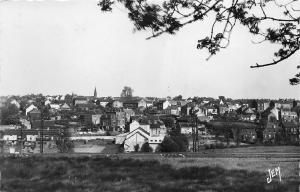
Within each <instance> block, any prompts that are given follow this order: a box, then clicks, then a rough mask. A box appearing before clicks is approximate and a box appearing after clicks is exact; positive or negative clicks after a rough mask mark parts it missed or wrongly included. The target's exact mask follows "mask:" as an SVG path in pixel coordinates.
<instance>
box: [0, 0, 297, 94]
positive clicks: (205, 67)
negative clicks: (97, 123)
mask: <svg viewBox="0 0 300 192" xmlns="http://www.w3.org/2000/svg"><path fill="white" fill-rule="evenodd" d="M209 27H210V26H209V22H205V23H203V22H202V23H201V22H199V23H194V24H191V25H189V26H186V27H184V28H182V29H181V30H180V31H179V32H178V33H177V34H176V35H168V34H165V35H162V36H160V37H157V38H154V39H151V40H146V38H147V37H148V36H150V35H151V34H150V32H147V31H146V32H145V31H141V32H140V31H138V32H134V30H133V24H132V22H130V20H129V19H128V17H127V13H126V10H125V9H124V8H123V7H121V6H120V5H118V6H117V7H116V8H115V9H114V10H113V12H112V13H103V12H101V11H100V8H99V7H98V6H97V1H95V0H69V1H54V0H44V1H41V0H40V1H25V0H19V1H1V0H0V95H24V94H30V93H35V94H37V93H42V94H45V95H58V94H67V93H69V94H70V93H76V94H79V95H93V91H94V88H95V87H96V88H97V92H98V96H119V95H120V93H121V90H122V88H123V87H124V86H130V87H132V88H133V89H134V93H133V95H135V96H155V97H167V96H171V97H173V96H176V95H179V94H181V95H183V97H193V96H200V97H204V96H206V97H218V96H219V95H224V96H225V97H230V98H270V99H277V98H296V99H300V87H299V86H291V85H289V82H288V79H289V78H291V77H293V76H294V75H295V74H296V72H297V70H296V66H297V65H299V64H300V54H299V53H296V54H295V55H294V56H292V57H291V58H290V59H288V60H286V61H284V62H282V63H280V64H278V65H276V66H272V67H265V68H259V69H250V65H255V63H268V62H270V61H272V59H273V52H274V51H275V48H276V47H275V46H274V45H271V44H268V43H264V44H260V45H257V44H254V43H253V42H252V41H253V40H257V39H255V38H254V37H252V36H251V35H249V33H248V32H247V29H245V28H244V27H242V26H238V27H237V28H235V30H234V31H233V34H232V38H231V42H230V45H229V47H228V48H227V49H224V50H222V51H221V52H220V53H218V54H217V55H216V56H213V57H211V58H210V59H209V60H208V61H207V60H206V58H207V57H208V56H209V55H208V53H207V51H205V50H197V49H196V45H197V40H198V39H201V38H203V37H204V36H206V35H207V34H208V32H209V30H210V28H209Z"/></svg>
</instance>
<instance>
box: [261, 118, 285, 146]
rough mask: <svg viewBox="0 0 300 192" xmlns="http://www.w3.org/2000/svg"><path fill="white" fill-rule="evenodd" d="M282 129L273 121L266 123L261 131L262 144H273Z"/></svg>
mask: <svg viewBox="0 0 300 192" xmlns="http://www.w3.org/2000/svg"><path fill="white" fill-rule="evenodd" d="M281 131H282V128H281V127H280V126H279V125H278V123H276V122H274V121H268V122H267V124H266V126H265V129H264V131H263V142H271V143H274V142H275V141H276V139H277V138H278V135H280V134H281Z"/></svg>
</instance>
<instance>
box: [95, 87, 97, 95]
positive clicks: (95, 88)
mask: <svg viewBox="0 0 300 192" xmlns="http://www.w3.org/2000/svg"><path fill="white" fill-rule="evenodd" d="M94 97H97V89H96V87H95V89H94Z"/></svg>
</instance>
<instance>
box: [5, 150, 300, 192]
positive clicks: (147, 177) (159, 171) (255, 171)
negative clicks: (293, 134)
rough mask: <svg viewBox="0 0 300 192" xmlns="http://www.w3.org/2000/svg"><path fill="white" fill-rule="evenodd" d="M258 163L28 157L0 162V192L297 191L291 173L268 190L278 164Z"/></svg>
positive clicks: (205, 160) (169, 159)
mask: <svg viewBox="0 0 300 192" xmlns="http://www.w3.org/2000/svg"><path fill="white" fill-rule="evenodd" d="M282 160H283V159H282ZM262 162H263V161H260V162H258V160H257V159H252V160H251V159H224V158H223V159H218V158H213V159H205V158H198V159H196V158H195V159H194V158H185V159H184V158H182V159H181V158H157V159H153V160H149V159H133V158H118V157H114V158H107V157H100V156H92V157H87V156H82V157H67V156H65V157H63V156H61V157H43V156H32V157H24V158H22V159H20V158H15V157H0V170H1V172H2V181H1V183H2V189H1V190H0V191H1V192H3V191H12V192H19V191H20V192H21V191H22V192H24V191H38V192H47V191H57V192H58V191H72V192H77V191H78V192H82V191H83V192H90V191H101V192H102V191H122V192H124V191H126V192H127V191H145V192H146V191H155V192H159V191H161V192H166V191H178V192H185V191H191V192H196V191H206V192H209V191H210V192H212V191H228V192H232V191H233V192H235V191H236V192H243V191H245V192H248V191H249V192H256V191H257V192H259V191H272V192H273V191H279V192H281V191H282V192H288V191H297V190H298V187H299V184H300V182H299V178H296V177H295V175H293V174H294V173H291V175H288V176H287V175H286V177H283V179H282V182H279V181H278V180H275V181H273V182H272V183H270V184H267V183H266V177H267V172H264V171H265V169H267V168H272V167H273V166H275V165H277V164H276V163H275V164H274V165H272V164H269V163H270V162H264V163H262ZM261 163H262V164H261ZM289 163H291V162H289ZM293 163H295V162H293ZM296 164H297V163H295V165H296ZM281 165H282V169H283V170H286V169H288V167H289V165H288V164H286V165H283V164H281ZM260 166H262V167H263V168H262V169H263V171H262V170H260ZM224 167H226V169H225V168H224ZM253 167H254V168H253ZM290 169H294V167H291V168H290ZM296 170H298V169H296V168H295V172H296ZM284 174H285V173H284ZM296 175H297V174H296ZM287 178H289V179H287Z"/></svg>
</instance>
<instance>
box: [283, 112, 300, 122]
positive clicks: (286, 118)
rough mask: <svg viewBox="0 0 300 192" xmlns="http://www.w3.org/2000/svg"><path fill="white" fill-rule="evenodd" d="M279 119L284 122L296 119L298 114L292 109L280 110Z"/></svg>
mask: <svg viewBox="0 0 300 192" xmlns="http://www.w3.org/2000/svg"><path fill="white" fill-rule="evenodd" d="M280 116H281V120H282V121H284V122H292V121H295V122H296V121H298V115H297V113H296V112H294V111H285V110H280Z"/></svg>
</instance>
